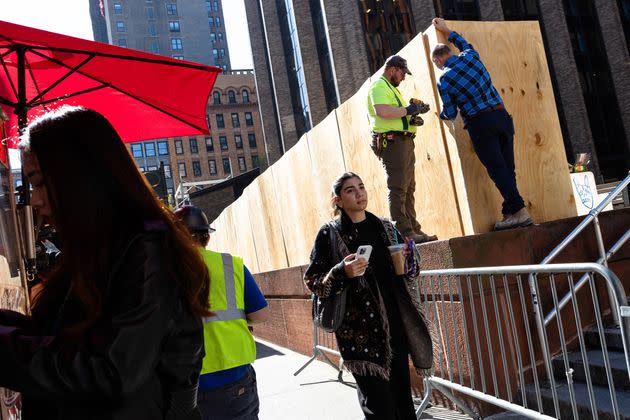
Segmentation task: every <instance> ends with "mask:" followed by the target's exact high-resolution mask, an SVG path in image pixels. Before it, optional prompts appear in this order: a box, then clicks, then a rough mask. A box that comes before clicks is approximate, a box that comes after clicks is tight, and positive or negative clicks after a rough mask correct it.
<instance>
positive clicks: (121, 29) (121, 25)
mask: <svg viewBox="0 0 630 420" xmlns="http://www.w3.org/2000/svg"><path fill="white" fill-rule="evenodd" d="M116 32H125V22H122V21H120V20H119V21H118V22H116Z"/></svg>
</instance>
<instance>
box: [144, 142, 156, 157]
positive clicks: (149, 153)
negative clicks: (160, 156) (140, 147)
mask: <svg viewBox="0 0 630 420" xmlns="http://www.w3.org/2000/svg"><path fill="white" fill-rule="evenodd" d="M144 153H145V156H146V157H153V156H155V143H145V144H144Z"/></svg>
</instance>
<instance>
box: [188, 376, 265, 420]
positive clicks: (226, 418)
mask: <svg viewBox="0 0 630 420" xmlns="http://www.w3.org/2000/svg"><path fill="white" fill-rule="evenodd" d="M197 404H198V405H199V409H200V410H201V417H202V418H203V420H258V408H259V402H258V390H257V389H256V372H255V371H254V368H253V367H252V366H249V369H248V371H247V373H246V374H245V376H244V377H242V378H241V379H239V380H238V381H236V382H234V383H231V384H227V385H225V386H223V387H221V388H216V389H211V390H209V391H199V393H198V394H197Z"/></svg>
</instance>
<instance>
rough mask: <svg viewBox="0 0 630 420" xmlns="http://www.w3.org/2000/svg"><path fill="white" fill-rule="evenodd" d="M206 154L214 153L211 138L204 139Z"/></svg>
mask: <svg viewBox="0 0 630 420" xmlns="http://www.w3.org/2000/svg"><path fill="white" fill-rule="evenodd" d="M206 152H214V143H213V142H212V137H206Z"/></svg>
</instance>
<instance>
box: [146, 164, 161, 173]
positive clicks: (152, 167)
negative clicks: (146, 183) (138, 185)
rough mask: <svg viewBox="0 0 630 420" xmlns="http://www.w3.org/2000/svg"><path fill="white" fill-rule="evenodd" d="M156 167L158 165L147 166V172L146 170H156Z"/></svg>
mask: <svg viewBox="0 0 630 420" xmlns="http://www.w3.org/2000/svg"><path fill="white" fill-rule="evenodd" d="M157 168H158V167H157V166H155V165H151V166H147V172H148V171H157Z"/></svg>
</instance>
